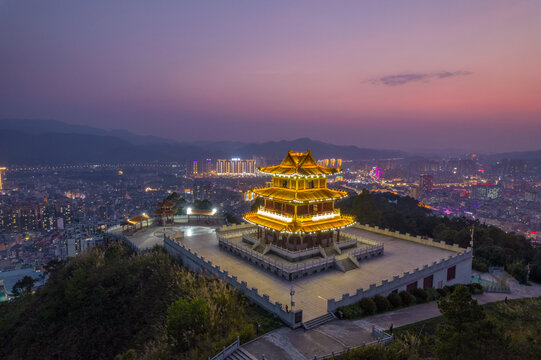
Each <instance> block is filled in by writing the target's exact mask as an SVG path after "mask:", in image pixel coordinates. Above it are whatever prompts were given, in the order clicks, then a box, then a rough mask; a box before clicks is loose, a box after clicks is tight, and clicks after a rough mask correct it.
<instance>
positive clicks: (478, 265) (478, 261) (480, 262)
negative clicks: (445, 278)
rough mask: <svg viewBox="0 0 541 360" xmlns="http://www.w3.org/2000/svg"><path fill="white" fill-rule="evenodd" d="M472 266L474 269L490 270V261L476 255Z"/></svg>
mask: <svg viewBox="0 0 541 360" xmlns="http://www.w3.org/2000/svg"><path fill="white" fill-rule="evenodd" d="M471 267H472V269H473V270H477V271H480V272H488V263H487V262H486V260H485V259H483V258H478V257H474V258H473V260H472V265H471Z"/></svg>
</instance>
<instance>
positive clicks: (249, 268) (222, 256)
mask: <svg viewBox="0 0 541 360" xmlns="http://www.w3.org/2000/svg"><path fill="white" fill-rule="evenodd" d="M157 230H159V229H158V228H152V227H151V228H149V229H147V230H145V231H142V232H139V233H138V235H137V236H134V237H132V238H130V241H132V242H133V243H135V244H139V245H140V246H145V247H148V246H153V245H154V244H163V238H160V237H158V236H156V235H155V234H156V231H157ZM195 230H196V229H194V232H193V233H192V234H191V235H190V234H188V232H187V231H185V232H184V238H182V239H179V240H178V241H179V242H180V243H182V244H183V245H184V246H186V247H187V248H189V249H190V250H191V251H194V252H196V253H197V254H198V256H201V257H204V258H205V259H206V260H208V261H212V263H213V264H215V265H218V266H219V267H220V268H221V269H222V270H226V271H227V272H228V273H229V274H230V275H231V276H236V277H237V278H238V281H239V282H240V281H245V282H246V283H247V287H248V288H250V289H252V288H256V289H257V291H258V292H259V293H260V294H266V295H268V297H269V301H270V302H272V303H274V302H279V303H282V304H284V306H285V304H289V303H290V295H289V292H290V288H291V285H293V288H294V290H295V295H294V301H295V303H296V305H295V307H296V308H299V309H302V310H303V322H306V321H309V320H311V319H314V318H317V317H319V316H322V315H325V314H326V313H327V310H328V308H327V300H328V299H341V298H342V297H343V295H344V294H347V293H349V294H355V293H356V292H357V290H358V289H360V288H364V289H369V288H370V286H371V285H372V284H377V283H381V282H382V281H384V280H386V281H389V280H392V279H393V277H395V276H398V275H403V274H404V273H405V272H408V273H411V272H413V271H414V270H415V269H417V268H422V267H423V265H426V264H432V263H433V262H435V261H441V260H442V259H448V258H449V257H450V256H455V255H457V253H459V252H460V251H464V250H465V249H460V248H454V247H451V246H448V249H446V248H442V247H438V246H429V245H426V244H425V243H426V241H418V242H416V241H412V240H405V239H401V238H399V237H398V235H394V234H392V233H389V234H386V233H383V231H379V232H376V231H369V230H367V229H360V228H350V229H348V230H346V231H344V233H348V234H351V235H354V236H359V237H362V238H365V239H368V240H371V241H374V242H377V243H381V244H383V245H384V246H385V253H384V255H383V256H380V257H376V258H372V259H367V260H365V261H363V262H361V263H360V265H361V266H360V268H357V269H353V270H350V271H347V272H345V273H344V272H341V271H339V270H336V269H329V270H328V271H325V272H320V273H317V274H313V275H311V276H308V277H301V278H298V279H295V280H293V281H291V282H290V281H288V280H285V279H282V278H280V277H277V276H275V275H274V274H272V273H269V272H267V271H265V270H264V269H263V268H260V267H258V266H255V265H254V264H252V263H250V262H248V261H246V260H243V259H242V258H239V257H237V256H235V255H233V254H231V253H229V252H227V251H224V250H223V249H221V248H220V246H219V241H218V237H217V234H216V232H215V230H214V229H212V228H204V229H200V230H198V231H195ZM243 232H246V228H244V230H243V229H242V228H239V232H238V233H239V234H240V235H241V236H242V233H243ZM470 261H471V258H470ZM470 272H471V266H470ZM468 278H469V275H468ZM419 281H421V282H422V279H420V280H419ZM457 281H458V279H457Z"/></svg>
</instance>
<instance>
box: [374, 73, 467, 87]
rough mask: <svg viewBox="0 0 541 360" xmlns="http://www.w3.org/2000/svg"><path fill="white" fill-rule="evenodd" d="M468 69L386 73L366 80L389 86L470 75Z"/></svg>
mask: <svg viewBox="0 0 541 360" xmlns="http://www.w3.org/2000/svg"><path fill="white" fill-rule="evenodd" d="M471 74H472V72H470V71H454V72H451V71H440V72H436V73H405V74H396V75H386V76H381V77H379V78H375V79H370V80H368V81H367V82H369V83H371V84H374V85H379V84H382V85H389V86H398V85H404V84H407V83H411V82H418V81H422V82H429V81H430V80H434V79H446V78H450V77H457V76H466V75H471Z"/></svg>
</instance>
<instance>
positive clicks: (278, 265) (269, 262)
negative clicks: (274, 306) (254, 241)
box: [218, 237, 335, 273]
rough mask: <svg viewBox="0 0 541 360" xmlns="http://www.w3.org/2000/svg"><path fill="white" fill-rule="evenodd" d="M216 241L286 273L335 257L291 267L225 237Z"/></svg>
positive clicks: (330, 260) (315, 265)
mask: <svg viewBox="0 0 541 360" xmlns="http://www.w3.org/2000/svg"><path fill="white" fill-rule="evenodd" d="M218 241H219V242H223V243H225V244H227V245H229V246H230V247H233V248H235V249H237V250H239V251H241V252H243V253H245V254H249V255H250V256H252V257H254V258H256V259H258V260H261V261H263V262H264V263H266V264H267V265H271V266H274V267H275V268H277V269H280V270H282V271H285V272H288V273H292V272H296V271H304V270H308V269H312V268H314V267H317V266H321V265H325V264H329V263H333V262H334V261H335V257H334V256H333V257H332V258H326V259H322V260H319V261H312V262H310V263H304V264H302V266H299V264H297V266H292V267H290V266H284V265H283V264H281V263H278V262H276V261H273V260H270V258H268V257H266V256H263V255H261V254H259V253H257V252H254V251H252V250H249V249H246V248H245V247H243V246H239V245H237V244H236V243H234V242H232V241H229V240H227V239H226V238H222V237H218Z"/></svg>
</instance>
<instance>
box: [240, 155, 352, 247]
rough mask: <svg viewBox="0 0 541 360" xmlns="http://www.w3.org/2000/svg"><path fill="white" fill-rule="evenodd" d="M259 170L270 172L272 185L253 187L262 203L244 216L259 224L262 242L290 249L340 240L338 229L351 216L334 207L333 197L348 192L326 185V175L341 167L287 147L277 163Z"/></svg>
mask: <svg viewBox="0 0 541 360" xmlns="http://www.w3.org/2000/svg"><path fill="white" fill-rule="evenodd" d="M259 171H260V172H262V173H265V174H270V175H272V183H271V185H272V186H270V187H266V188H259V189H254V190H253V192H254V194H255V195H257V196H259V197H262V198H263V199H264V204H263V205H262V206H261V207H260V208H259V209H258V210H257V211H256V212H249V213H247V214H245V216H244V219H245V220H246V221H248V222H250V223H252V224H255V225H257V226H258V229H257V238H258V240H260V241H262V242H263V243H265V244H274V245H276V246H279V247H282V248H286V249H289V250H293V251H297V250H303V249H307V248H312V247H317V246H322V247H327V246H331V245H332V244H333V242H339V241H340V229H342V228H345V227H347V226H350V225H353V224H354V223H355V218H354V217H353V216H348V215H342V214H340V210H339V209H335V208H334V201H335V200H338V199H341V198H343V197H346V196H347V192H346V191H338V190H333V189H329V188H327V177H328V176H329V175H335V174H337V173H339V172H340V169H338V168H330V167H325V166H322V165H319V164H318V163H317V162H316V161H315V160H314V158H313V157H312V154H311V153H310V150H308V151H307V152H305V153H297V152H293V151H292V150H290V151H289V152H288V153H287V156H286V157H285V158H284V160H283V161H282V163H281V164H280V165H275V166H267V167H261V168H259Z"/></svg>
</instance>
